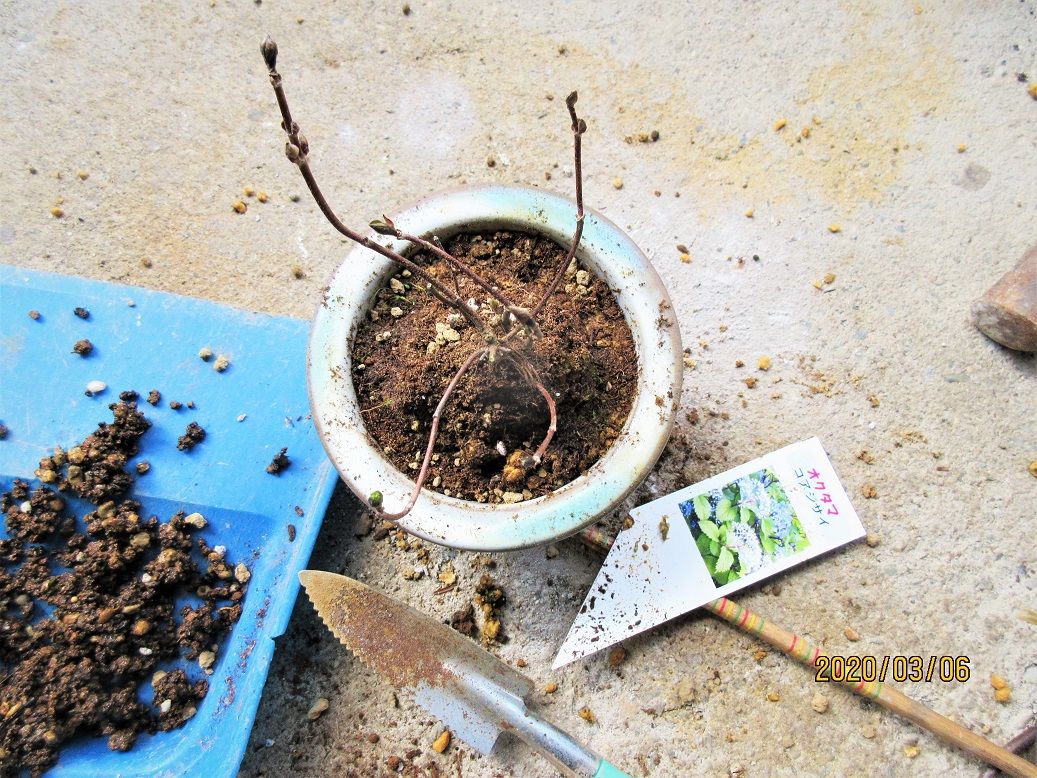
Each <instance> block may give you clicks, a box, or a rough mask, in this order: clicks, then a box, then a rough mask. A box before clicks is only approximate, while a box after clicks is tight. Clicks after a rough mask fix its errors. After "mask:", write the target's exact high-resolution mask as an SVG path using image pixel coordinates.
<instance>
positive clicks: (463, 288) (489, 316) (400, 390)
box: [352, 232, 638, 503]
mask: <svg viewBox="0 0 1037 778" xmlns="http://www.w3.org/2000/svg"><path fill="white" fill-rule="evenodd" d="M446 248H447V250H448V251H449V252H450V253H452V254H453V255H454V256H456V257H458V258H459V259H460V260H461V261H462V262H464V263H465V264H467V265H468V266H469V267H471V268H472V269H473V270H475V271H476V272H477V273H480V274H481V275H482V276H483V277H484V278H486V279H487V280H489V281H490V282H491V283H493V284H494V285H496V286H497V287H498V288H499V289H500V290H501V291H502V292H503V293H504V295H506V296H507V297H508V298H509V299H510V300H511V301H512V302H513V303H514V304H516V305H518V306H521V307H527V308H532V307H533V306H534V305H535V304H536V302H537V300H538V299H539V297H540V295H541V294H542V293H543V291H544V290H545V289H546V288H547V286H548V284H549V283H550V280H551V277H552V276H553V274H554V272H555V270H556V269H557V267H558V264H559V263H560V262H561V261H562V260H563V259H564V257H565V255H566V249H565V248H563V247H561V246H559V245H558V244H557V243H554V242H553V241H551V240H549V239H547V238H544V237H541V236H535V235H527V234H523V233H516V232H494V233H486V234H460V235H458V236H456V237H454V238H453V239H451V240H449V241H448V242H447V245H446ZM416 261H418V262H419V264H422V265H423V266H425V267H427V268H428V269H429V272H430V273H431V274H432V275H434V276H435V277H437V278H438V279H440V280H441V281H442V282H443V283H444V284H445V285H446V286H447V287H448V288H451V289H453V288H454V283H455V278H454V274H453V273H452V272H451V268H450V267H449V266H448V265H447V264H446V263H444V262H443V261H442V260H440V259H438V258H430V257H429V256H428V255H426V254H421V253H419V254H417V255H416ZM456 281H457V284H458V287H459V289H460V296H461V297H462V299H464V300H471V301H474V302H475V304H476V305H478V306H479V308H480V310H479V315H480V317H481V318H483V319H485V320H488V321H493V320H494V317H497V321H499V320H500V319H499V317H500V315H501V314H502V313H503V311H502V310H500V309H499V308H495V307H493V306H491V305H490V303H489V302H488V301H487V298H488V295H487V294H486V293H485V292H484V291H483V290H482V289H480V288H479V287H478V286H477V285H475V284H474V283H472V282H471V281H469V280H468V279H467V278H465V277H464V276H462V275H461V274H460V273H458V274H457V278H456ZM494 303H496V301H494ZM538 324H539V327H540V330H541V332H542V334H543V336H542V337H541V338H538V339H536V340H535V341H534V342H533V344H532V345H531V346H529V347H528V348H527V350H526V353H527V354H528V355H529V357H530V359H531V361H532V362H533V364H534V365H535V366H536V368H537V370H538V371H539V373H540V376H541V378H542V381H543V383H544V386H545V387H546V388H547V390H548V391H550V392H551V393H552V394H553V396H554V397H555V401H556V403H557V405H558V431H557V433H556V434H555V437H554V439H553V440H552V442H551V445H550V447H549V448H548V449H547V452H546V453H545V455H544V459H543V461H542V462H541V463H540V464H539V465H536V464H535V463H532V462H531V457H530V456H529V455H531V454H532V453H533V452H534V451H535V450H536V448H537V447H538V446H539V445H540V442H541V441H542V440H543V438H544V435H545V434H546V432H547V428H548V424H549V421H550V415H549V411H548V407H547V404H546V402H545V401H544V399H543V397H542V396H541V395H540V393H539V392H538V391H537V389H536V388H535V387H533V386H531V385H530V384H529V383H528V382H527V381H526V380H525V379H524V378H523V377H522V375H521V374H520V373H519V371H518V369H517V368H516V367H515V366H514V364H513V362H512V361H511V360H510V359H506V358H502V357H501V356H500V355H498V357H497V359H496V360H495V361H494V362H493V363H490V362H488V361H486V360H482V361H480V362H479V363H477V364H476V365H475V366H473V367H472V369H471V370H469V372H468V373H467V374H466V375H465V377H464V378H463V379H462V380H461V382H460V383H459V384H458V386H457V389H456V390H455V392H454V394H453V396H452V397H451V399H450V402H449V403H448V405H447V407H446V409H445V411H444V413H443V417H442V420H441V423H440V430H439V437H438V440H437V442H436V447H435V450H434V454H433V460H432V463H431V465H430V469H429V474H428V478H427V480H426V483H425V487H426V488H431V489H434V490H435V491H438V492H441V493H443V494H445V495H448V496H453V497H459V498H462V499H468V500H477V501H479V502H491V503H500V502H507V503H512V502H520V501H522V500H528V499H531V498H533V497H536V496H540V495H543V494H547V493H549V492H551V491H553V490H554V489H557V488H559V487H561V486H563V485H564V484H566V483H568V482H569V481H571V480H573V479H574V478H576V477H577V476H579V475H580V474H581V473H583V472H585V471H586V470H587V469H588V468H589V467H591V466H592V465H593V464H594V462H596V461H597V460H598V459H599V458H600V457H601V456H602V455H603V454H604V453H605V452H606V451H607V450H608V448H609V446H611V445H612V443H613V441H614V440H615V438H616V437H617V436H618V434H619V432H620V430H621V429H622V427H623V424H624V422H625V421H626V418H627V415H628V413H629V412H630V408H631V405H632V402H633V395H634V391H635V389H636V382H637V370H638V368H637V354H636V351H635V349H634V342H633V336H632V335H631V333H630V328H629V327H628V326H627V323H626V320H625V319H624V317H623V313H622V311H621V309H620V307H619V305H618V304H617V302H616V299H615V297H614V296H613V294H612V291H611V290H610V289H609V288H608V286H607V285H606V284H605V283H604V282H602V281H601V280H599V279H597V278H595V277H594V276H593V275H591V274H590V273H589V272H587V271H586V270H584V269H582V268H580V267H579V266H578V265H577V264H576V263H575V262H573V263H571V264H570V267H569V268H568V270H567V273H566V278H565V280H564V281H563V283H562V284H561V285H560V286H559V288H558V289H557V291H556V292H555V293H554V294H553V295H552V297H551V299H550V300H549V301H548V303H547V305H546V306H545V307H544V309H543V311H542V312H541V313H540V315H539V316H538ZM483 345H485V343H484V341H483V339H482V335H481V334H480V333H479V332H478V331H477V330H476V329H475V328H474V327H473V326H472V325H471V324H470V323H469V322H468V321H467V320H466V319H465V318H464V317H463V316H462V315H461V314H460V313H458V312H457V311H456V310H454V309H453V308H451V307H450V306H448V305H446V304H445V303H443V302H442V301H440V300H439V299H438V298H436V297H434V296H432V295H431V294H429V293H427V292H426V291H424V287H423V285H422V284H420V282H417V283H416V279H415V278H414V277H412V276H411V274H410V273H409V271H405V270H404V271H402V272H400V273H398V274H397V275H396V276H394V277H393V278H392V279H390V281H389V283H388V284H387V285H386V286H385V287H384V288H383V289H382V290H380V291H379V293H378V295H377V297H376V301H375V305H374V307H373V309H372V310H371V311H370V312H369V314H368V317H367V318H366V320H365V321H364V322H363V323H362V324H361V326H360V327H359V328H358V331H357V333H356V336H355V338H354V342H353V348H352V351H353V382H354V385H355V387H356V390H357V396H358V397H359V399H360V403H361V408H362V411H363V415H364V422H365V425H366V428H367V431H368V432H369V433H370V434H371V436H372V437H373V438H374V439H375V441H376V442H377V443H378V445H380V446H381V448H382V450H383V451H384V452H385V454H386V456H387V457H388V458H389V460H390V461H391V462H392V463H393V464H394V465H395V466H396V467H397V468H398V469H399V470H400V471H402V472H403V473H405V474H407V475H409V476H410V477H411V478H414V477H416V475H417V472H418V468H419V467H420V463H421V460H422V457H423V456H424V452H425V446H426V444H427V442H428V434H429V426H430V424H431V423H432V415H433V413H434V411H435V408H436V405H437V404H438V402H439V399H440V397H441V396H442V394H443V391H444V390H445V388H446V386H447V384H448V383H449V381H450V379H451V378H452V377H453V375H454V374H455V372H456V371H457V369H458V368H459V367H460V366H461V364H462V363H463V362H464V361H465V359H467V357H468V356H469V355H470V354H471V353H472V352H473V351H474V350H476V349H478V348H480V347H481V346H483Z"/></svg>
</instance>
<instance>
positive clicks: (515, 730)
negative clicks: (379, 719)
mask: <svg viewBox="0 0 1037 778" xmlns="http://www.w3.org/2000/svg"><path fill="white" fill-rule="evenodd" d="M454 671H455V675H456V678H457V683H458V685H459V687H461V688H462V689H463V693H464V701H465V702H466V703H467V704H468V705H469V706H470V708H469V709H470V710H471V711H472V716H473V718H472V719H471V720H473V721H474V720H475V718H474V713H475V712H476V711H477V712H478V714H479V718H480V720H482V721H486V722H488V724H489V725H491V726H494V728H496V729H497V730H498V731H499V732H503V731H507V732H510V733H511V734H512V735H514V736H515V737H517V738H518V739H519V740H522V741H524V742H525V743H526V744H527V745H529V746H531V747H532V748H534V749H535V750H537V751H539V752H540V753H541V754H543V755H544V756H546V757H547V758H548V759H549V760H550V761H551V763H552V764H553V765H554V766H555V767H557V768H558V769H559V770H561V771H562V772H563V773H564V774H565V775H572V776H576V777H577V778H630V776H629V775H627V774H626V773H624V772H623V771H622V770H619V769H618V768H616V767H613V766H612V765H611V764H609V763H608V761H607V760H605V759H602V758H601V756H600V755H598V754H596V753H594V752H593V751H591V750H590V749H589V748H587V747H586V746H585V745H583V744H582V743H580V742H579V741H578V740H576V738H574V737H573V736H572V735H570V734H569V733H568V732H563V731H562V730H560V729H559V728H558V727H556V726H555V725H554V724H552V723H551V722H549V721H545V720H544V719H541V718H539V717H537V716H535V715H534V714H532V713H531V712H530V711H528V710H527V709H526V703H525V700H523V699H522V698H521V697H519V696H517V695H514V694H511V693H510V692H508V691H507V690H506V689H503V688H502V687H501V686H500V684H498V683H496V682H495V681H494V680H493V679H492V678H488V677H486V674H483V673H476V672H472V671H471V670H470V669H469V668H465V667H460V668H454ZM431 709H432V708H430V710H431ZM458 735H459V737H460V738H461V739H462V740H464V734H463V733H461V732H460V731H459V732H458ZM489 742H490V747H489V748H488V749H486V750H485V751H483V753H489V752H490V751H491V750H492V749H493V743H494V742H495V738H494V739H492V740H490V741H489Z"/></svg>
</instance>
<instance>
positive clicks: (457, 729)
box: [299, 570, 533, 754]
mask: <svg viewBox="0 0 1037 778" xmlns="http://www.w3.org/2000/svg"><path fill="white" fill-rule="evenodd" d="M299 580H300V581H301V582H302V585H303V588H305V589H306V594H307V595H308V596H309V598H310V600H311V601H312V602H313V605H314V607H316V609H317V613H318V614H319V615H320V617H321V619H322V620H323V621H324V623H325V624H326V625H327V627H328V629H330V630H331V632H332V633H333V634H334V635H335V637H337V638H338V639H339V640H340V641H341V642H342V643H343V644H344V645H345V646H346V647H347V648H348V649H349V650H351V651H352V652H353V653H354V654H356V655H357V657H359V658H360V659H361V660H362V661H363V662H364V663H365V664H367V665H368V666H369V667H370V668H371V669H372V670H374V671H375V672H377V673H378V674H379V675H380V676H382V677H383V678H384V679H385V680H387V681H389V683H391V684H393V685H394V686H395V687H396V688H398V689H400V690H403V691H409V692H411V693H413V694H414V699H415V700H416V701H417V702H418V703H419V704H420V705H421V706H422V707H424V708H425V709H426V710H428V711H429V713H431V714H432V715H434V716H436V717H437V718H439V719H440V720H441V721H442V722H443V723H444V724H446V725H447V726H448V727H449V728H450V729H451V730H452V731H453V732H454V734H455V735H457V736H458V737H460V738H461V739H462V740H464V741H465V742H467V743H468V744H469V745H471V746H472V747H474V748H476V749H478V750H479V751H480V752H482V753H484V754H488V753H489V752H490V751H491V750H492V749H493V745H494V743H495V742H496V740H497V736H498V735H499V734H500V732H501V727H500V721H499V718H498V717H497V716H494V715H493V714H491V713H490V712H489V711H488V708H487V705H486V704H485V702H484V701H483V700H480V694H479V693H476V692H473V689H480V690H486V689H490V690H492V693H493V694H495V695H499V696H500V697H506V696H510V697H512V698H514V699H515V702H516V703H517V704H518V705H520V706H521V705H522V701H523V700H524V699H525V697H526V696H527V695H528V694H529V693H530V692H531V691H532V688H533V685H532V682H531V681H530V680H529V679H528V678H526V677H525V676H524V675H522V674H521V673H519V672H517V671H515V670H512V669H511V668H510V667H508V666H507V665H506V664H504V663H503V662H501V661H500V660H499V659H497V658H496V657H495V656H493V655H492V654H490V653H488V652H486V651H483V650H482V649H481V648H479V647H478V646H477V645H475V643H473V642H472V641H471V640H469V639H468V638H466V637H464V636H463V635H461V634H459V633H458V632H456V631H455V630H453V629H451V628H450V627H449V626H447V625H445V624H442V623H440V622H438V621H436V620H434V619H432V618H430V617H428V616H426V615H425V614H423V613H420V612H419V611H416V610H415V609H414V608H411V607H410V606H408V605H405V604H403V603H402V602H399V601H397V600H394V599H392V598H391V597H388V596H386V595H384V594H382V593H381V592H379V591H376V590H375V589H372V588H371V587H369V586H366V585H364V584H362V583H360V582H359V581H355V580H353V579H352V578H347V577H346V576H343V575H336V574H334V573H327V572H322V571H320V570H303V571H302V572H301V573H299Z"/></svg>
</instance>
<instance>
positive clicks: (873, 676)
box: [814, 654, 972, 683]
mask: <svg viewBox="0 0 1037 778" xmlns="http://www.w3.org/2000/svg"><path fill="white" fill-rule="evenodd" d="M969 662H970V660H969V658H968V657H967V656H931V657H929V658H928V659H926V658H925V657H921V656H883V657H874V656H836V655H831V654H821V655H820V656H818V657H817V661H816V662H814V667H815V668H816V672H815V673H814V680H815V681H818V682H830V681H834V682H836V683H846V682H849V683H875V682H878V683H885V682H886V680H887V678H888V679H889V680H891V681H895V682H896V683H905V682H911V683H921V682H923V681H924V682H926V683H931V682H932V681H942V682H944V683H950V682H951V681H958V682H960V683H964V682H965V681H968V680H969V678H970V676H971V674H972V671H971V669H970V668H969Z"/></svg>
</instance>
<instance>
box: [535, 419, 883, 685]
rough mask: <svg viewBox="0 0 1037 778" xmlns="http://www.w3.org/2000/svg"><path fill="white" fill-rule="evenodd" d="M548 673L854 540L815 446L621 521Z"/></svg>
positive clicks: (838, 487)
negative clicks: (630, 521) (623, 526)
mask: <svg viewBox="0 0 1037 778" xmlns="http://www.w3.org/2000/svg"><path fill="white" fill-rule="evenodd" d="M630 516H631V518H632V519H633V525H632V526H631V527H629V528H628V529H625V530H623V531H622V532H621V533H620V534H619V537H617V538H616V542H615V543H614V544H613V546H612V548H611V550H610V551H609V554H608V557H607V558H606V560H605V563H604V564H603V565H602V567H601V570H600V571H599V572H598V576H597V578H596V579H595V581H594V585H593V586H592V587H591V590H590V592H589V593H588V594H587V598H586V599H585V600H584V603H583V606H582V607H581V608H580V612H579V614H578V615H577V616H576V620H575V621H574V622H573V625H572V627H571V628H570V630H569V634H568V636H567V637H566V638H565V642H564V643H563V644H562V647H561V649H559V651H558V655H557V656H556V657H555V661H554V667H555V668H558V667H561V666H562V665H565V664H568V663H569V662H572V661H574V660H576V659H580V658H582V657H585V656H587V655H588V654H593V653H595V652H597V651H600V650H602V649H603V648H608V647H609V646H611V645H613V644H615V643H618V642H620V641H621V640H626V639H627V638H629V637H631V636H632V635H636V634H638V633H639V632H644V631H645V630H647V629H651V628H652V627H654V626H656V625H658V624H661V623H662V622H664V621H668V620H669V619H672V618H674V617H676V616H679V615H681V614H683V613H687V612H688V611H690V610H694V609H695V608H698V607H699V606H701V605H705V604H706V603H707V602H711V601H712V600H715V599H717V598H719V597H725V596H727V595H729V594H731V593H732V592H736V591H738V590H739V589H743V588H745V587H747V586H752V585H753V584H756V583H759V582H760V581H762V580H764V579H766V578H769V577H771V576H773V575H774V574H775V573H779V572H781V571H783V570H787V569H788V568H790V567H792V566H794V565H798V564H800V563H801V562H805V561H807V560H808V559H812V558H814V557H816V556H818V555H820V554H823V553H825V552H827V551H831V550H832V549H834V548H838V547H839V546H842V545H845V544H846V543H849V542H850V541H853V540H857V539H859V538H861V537H863V536H864V527H863V526H862V525H861V521H860V519H859V518H858V516H857V512H856V511H854V509H853V506H852V505H851V504H850V499H849V497H847V496H846V492H845V490H844V489H843V487H842V484H841V483H839V478H838V477H837V476H836V474H835V469H834V468H833V467H832V463H831V461H830V460H829V459H828V455H827V454H825V451H824V449H823V448H822V447H821V442H820V441H819V440H818V439H817V438H811V439H809V440H804V441H801V442H799V443H793V444H792V445H791V446H786V447H785V448H783V449H780V450H778V451H775V452H773V453H770V454H767V455H765V456H762V457H760V458H759V459H754V460H752V461H751V462H747V463H746V464H744V465H741V466H739V467H736V468H734V469H733V470H728V471H727V472H725V473H721V474H720V475H716V476H713V477H712V478H708V479H706V480H705V481H702V482H700V483H697V484H694V485H693V486H688V487H685V488H684V489H681V490H680V491H677V492H674V493H672V494H668V495H666V496H665V497H660V498H659V499H658V500H654V501H652V502H650V503H648V504H646V505H642V506H641V507H639V508H636V509H635V510H633V511H631V513H630Z"/></svg>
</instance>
